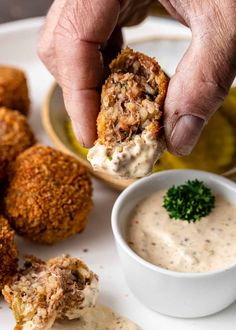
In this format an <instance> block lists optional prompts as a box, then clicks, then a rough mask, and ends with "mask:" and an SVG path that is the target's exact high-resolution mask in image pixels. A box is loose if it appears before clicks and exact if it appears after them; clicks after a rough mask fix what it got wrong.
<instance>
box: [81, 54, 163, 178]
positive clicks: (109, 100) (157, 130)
mask: <svg viewBox="0 0 236 330" xmlns="http://www.w3.org/2000/svg"><path fill="white" fill-rule="evenodd" d="M110 69H111V74H110V76H109V77H108V79H107V80H106V82H105V84H104V85H103V88H102V95H101V111H100V113H99V115H98V119H97V132H98V139H97V141H96V143H95V146H94V147H93V148H92V149H90V151H89V153H88V160H89V161H90V162H91V164H92V165H93V167H94V169H96V170H99V169H100V170H101V169H102V170H105V171H108V172H110V173H112V174H116V175H119V176H120V177H127V178H137V177H142V176H144V175H147V174H149V173H150V172H151V171H152V168H153V165H154V164H155V162H156V160H157V159H158V158H159V157H160V155H161V154H162V152H163V151H164V149H165V140H164V135H163V129H162V126H163V124H162V112H163V111H162V110H163V103H164V99H165V95H166V91H167V86H168V78H167V76H166V75H165V74H164V72H163V71H162V70H161V68H160V66H159V64H158V63H157V62H156V60H155V59H152V58H150V57H148V56H146V55H144V54H141V53H138V52H133V50H131V49H130V48H126V49H124V50H123V51H122V52H121V54H120V55H118V57H117V58H116V59H115V60H113V61H112V63H111V65H110Z"/></svg>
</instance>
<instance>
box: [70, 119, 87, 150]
mask: <svg viewBox="0 0 236 330" xmlns="http://www.w3.org/2000/svg"><path fill="white" fill-rule="evenodd" d="M72 127H73V131H74V134H75V137H76V139H77V140H78V142H79V144H80V145H81V146H82V147H84V146H85V144H84V140H83V138H82V135H81V134H80V128H79V125H78V124H77V123H75V122H72Z"/></svg>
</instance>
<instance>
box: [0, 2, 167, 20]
mask: <svg viewBox="0 0 236 330" xmlns="http://www.w3.org/2000/svg"><path fill="white" fill-rule="evenodd" d="M52 2H53V0H0V23H5V22H10V21H15V20H18V19H23V18H29V17H36V16H44V15H45V14H46V13H47V11H48V9H49V7H50V5H51V3H52ZM151 14H153V15H158V16H166V14H167V13H166V11H165V10H164V9H163V8H162V7H161V6H160V5H159V4H158V1H154V4H153V7H152V9H151Z"/></svg>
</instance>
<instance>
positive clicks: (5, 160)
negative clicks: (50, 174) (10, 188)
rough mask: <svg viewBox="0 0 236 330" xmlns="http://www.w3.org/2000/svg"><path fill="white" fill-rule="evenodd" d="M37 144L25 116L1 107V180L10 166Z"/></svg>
mask: <svg viewBox="0 0 236 330" xmlns="http://www.w3.org/2000/svg"><path fill="white" fill-rule="evenodd" d="M34 143H35V138H34V134H33V132H32V130H31V128H30V126H29V124H28V122H27V119H26V118H25V116H23V115H22V114H20V113H19V112H18V111H13V110H11V109H8V108H5V107H0V180H1V179H3V178H4V176H5V174H6V173H5V172H6V168H7V166H8V164H9V163H10V162H11V161H12V160H14V159H15V158H16V156H18V155H19V154H20V153H21V152H22V151H24V150H25V149H27V148H29V147H31V146H32V145H33V144H34Z"/></svg>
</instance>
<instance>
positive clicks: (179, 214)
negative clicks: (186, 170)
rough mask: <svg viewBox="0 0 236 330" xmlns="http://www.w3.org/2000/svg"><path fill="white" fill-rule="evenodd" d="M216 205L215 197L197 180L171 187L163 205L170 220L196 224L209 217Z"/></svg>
mask: <svg viewBox="0 0 236 330" xmlns="http://www.w3.org/2000/svg"><path fill="white" fill-rule="evenodd" d="M214 205H215V196H214V195H213V194H212V192H211V190H210V189H209V188H208V187H206V186H205V185H204V184H203V182H201V181H198V180H197V179H196V180H192V181H190V180H188V181H187V182H186V183H185V184H183V185H179V186H173V187H171V188H170V189H169V190H168V191H167V193H166V195H165V196H164V203H163V207H164V208H165V209H166V210H167V211H168V213H169V216H170V218H174V219H181V220H186V221H188V222H195V221H197V220H200V219H201V218H202V217H205V216H207V215H208V214H209V213H210V212H211V210H212V208H213V207H214Z"/></svg>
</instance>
